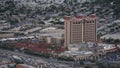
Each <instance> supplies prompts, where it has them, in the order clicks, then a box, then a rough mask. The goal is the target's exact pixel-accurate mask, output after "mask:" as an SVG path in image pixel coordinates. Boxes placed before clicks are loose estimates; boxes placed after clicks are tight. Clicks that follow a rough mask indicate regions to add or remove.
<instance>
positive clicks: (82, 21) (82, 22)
mask: <svg viewBox="0 0 120 68" xmlns="http://www.w3.org/2000/svg"><path fill="white" fill-rule="evenodd" d="M95 22H96V21H95V20H93V21H84V22H83V21H81V22H73V24H81V23H95Z"/></svg>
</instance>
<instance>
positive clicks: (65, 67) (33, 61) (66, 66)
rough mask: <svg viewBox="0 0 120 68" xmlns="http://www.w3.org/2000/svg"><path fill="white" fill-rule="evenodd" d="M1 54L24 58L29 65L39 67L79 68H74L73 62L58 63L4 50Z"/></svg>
mask: <svg viewBox="0 0 120 68" xmlns="http://www.w3.org/2000/svg"><path fill="white" fill-rule="evenodd" d="M0 53H3V54H4V55H5V56H7V57H8V58H11V57H12V56H13V55H15V56H18V57H20V58H22V60H23V61H24V62H25V63H26V64H29V65H32V66H37V65H42V66H44V67H47V68H79V67H72V66H73V62H66V61H57V60H54V59H52V60H50V59H44V58H40V57H35V56H31V55H27V54H24V53H20V52H13V51H8V50H2V49H0Z"/></svg>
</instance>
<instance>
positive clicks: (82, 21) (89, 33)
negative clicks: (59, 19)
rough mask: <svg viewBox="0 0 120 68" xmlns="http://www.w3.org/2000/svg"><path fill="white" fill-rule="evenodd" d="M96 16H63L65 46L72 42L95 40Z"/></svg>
mask: <svg viewBox="0 0 120 68" xmlns="http://www.w3.org/2000/svg"><path fill="white" fill-rule="evenodd" d="M96 23H97V17H96V15H94V14H92V15H89V16H84V15H81V16H76V17H70V16H66V17H65V25H64V27H65V43H64V45H65V46H68V45H69V44H74V43H82V42H96V40H97V36H96Z"/></svg>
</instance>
